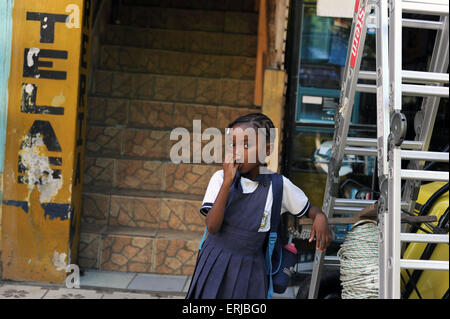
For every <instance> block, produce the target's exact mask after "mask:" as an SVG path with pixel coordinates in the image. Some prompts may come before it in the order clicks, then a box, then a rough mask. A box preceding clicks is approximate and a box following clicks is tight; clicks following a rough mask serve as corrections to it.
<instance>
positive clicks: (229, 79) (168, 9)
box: [78, 0, 258, 275]
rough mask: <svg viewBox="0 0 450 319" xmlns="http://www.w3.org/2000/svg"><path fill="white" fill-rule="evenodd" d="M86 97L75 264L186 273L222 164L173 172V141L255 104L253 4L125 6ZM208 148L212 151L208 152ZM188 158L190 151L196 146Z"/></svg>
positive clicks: (155, 1)
mask: <svg viewBox="0 0 450 319" xmlns="http://www.w3.org/2000/svg"><path fill="white" fill-rule="evenodd" d="M123 3H124V5H123V6H122V7H121V11H120V25H108V26H107V29H106V32H105V36H104V37H103V39H102V45H101V57H100V63H99V68H98V69H97V70H95V74H94V76H93V81H94V90H93V92H92V93H91V95H90V96H89V103H88V114H87V142H86V155H85V172H84V190H83V214H82V221H81V223H82V224H81V237H80V245H79V261H78V262H79V265H80V267H81V268H84V269H99V270H110V271H124V272H149V273H160V274H182V275H191V274H192V273H193V270H194V267H195V261H196V257H197V247H198V244H199V242H200V239H201V236H202V231H203V229H204V217H203V216H202V215H200V213H199V208H200V206H201V200H202V198H203V194H204V192H205V190H206V187H207V185H208V182H209V179H210V177H211V176H212V174H213V173H214V172H215V171H216V170H218V169H221V165H217V164H174V163H172V162H171V161H170V157H169V152H170V148H171V146H172V145H173V144H174V143H176V142H177V141H170V138H169V136H170V131H171V130H172V129H173V128H175V127H185V128H187V129H189V130H190V131H192V121H193V120H194V119H197V120H201V121H202V130H204V129H205V128H207V127H217V128H219V129H220V130H221V131H222V132H223V128H225V127H226V125H227V124H228V123H229V122H231V121H232V120H233V119H235V118H236V117H238V116H240V115H243V114H246V113H249V112H254V111H256V110H258V108H255V107H254V106H253V105H252V104H253V94H254V77H255V65H256V58H255V57H256V44H257V35H256V34H257V25H258V13H257V12H255V4H254V0H252V1H241V0H227V1H214V0H194V1H177V0H128V1H127V0H124V1H123ZM205 143H207V141H206V142H205ZM191 153H192V148H191Z"/></svg>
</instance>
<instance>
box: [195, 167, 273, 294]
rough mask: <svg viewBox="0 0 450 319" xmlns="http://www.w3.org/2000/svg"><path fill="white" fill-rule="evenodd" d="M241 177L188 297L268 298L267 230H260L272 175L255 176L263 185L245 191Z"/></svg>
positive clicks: (202, 253)
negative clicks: (266, 268)
mask: <svg viewBox="0 0 450 319" xmlns="http://www.w3.org/2000/svg"><path fill="white" fill-rule="evenodd" d="M242 176H245V175H242ZM240 177H241V174H240V173H239V172H237V173H236V176H235V178H234V180H233V184H232V186H231V187H230V191H229V195H228V199H227V203H226V206H225V214H224V219H223V223H222V226H221V228H220V230H219V231H218V232H217V233H216V234H208V237H207V238H206V240H205V241H204V243H203V246H202V248H201V250H200V252H199V254H198V257H197V264H196V267H195V271H194V274H193V276H192V281H191V284H190V287H189V291H188V293H187V295H186V298H187V299H192V298H195V299H197V298H199V299H234V298H237V299H264V298H266V297H267V290H268V280H267V279H268V278H267V275H266V273H265V264H264V248H263V246H264V242H265V239H266V237H267V232H258V229H259V228H260V226H261V221H262V218H263V214H264V208H265V204H266V199H267V194H268V191H269V186H270V181H271V176H270V174H261V175H259V176H258V177H257V178H256V179H253V180H255V181H258V182H259V184H258V186H257V188H256V190H254V191H253V192H252V193H243V190H242V186H241V183H240ZM245 177H246V178H249V177H247V176H245Z"/></svg>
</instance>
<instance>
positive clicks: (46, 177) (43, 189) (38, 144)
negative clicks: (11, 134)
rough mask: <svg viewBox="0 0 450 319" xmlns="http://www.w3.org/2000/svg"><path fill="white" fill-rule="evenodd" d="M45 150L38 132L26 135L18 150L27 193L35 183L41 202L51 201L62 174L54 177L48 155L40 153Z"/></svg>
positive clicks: (59, 184) (60, 183)
mask: <svg viewBox="0 0 450 319" xmlns="http://www.w3.org/2000/svg"><path fill="white" fill-rule="evenodd" d="M45 151H46V147H45V144H44V141H43V139H42V137H41V135H40V134H39V133H37V134H36V136H35V137H34V136H29V135H28V136H26V137H25V139H24V141H23V143H22V149H21V150H20V151H19V156H20V165H21V169H22V170H23V172H24V173H25V178H24V181H25V183H26V184H27V185H28V191H29V194H31V191H32V190H33V189H34V187H35V185H37V187H38V190H39V193H40V197H39V200H40V202H41V203H47V202H49V201H51V199H52V197H54V196H55V195H56V194H58V191H59V190H60V189H61V187H62V176H61V175H59V176H58V178H55V175H54V171H53V169H51V168H50V162H49V157H48V156H45V155H41V154H43V153H44V152H45Z"/></svg>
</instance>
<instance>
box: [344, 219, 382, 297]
mask: <svg viewBox="0 0 450 319" xmlns="http://www.w3.org/2000/svg"><path fill="white" fill-rule="evenodd" d="M337 255H338V257H339V261H340V264H341V267H340V279H341V285H342V299H377V298H378V285H379V277H378V274H379V271H378V270H379V266H378V228H377V223H376V222H374V221H372V220H361V221H359V222H357V223H355V224H354V225H353V227H352V229H351V230H350V231H349V232H348V233H347V235H346V237H345V241H344V242H343V243H342V245H341V248H340V249H339V251H338V253H337Z"/></svg>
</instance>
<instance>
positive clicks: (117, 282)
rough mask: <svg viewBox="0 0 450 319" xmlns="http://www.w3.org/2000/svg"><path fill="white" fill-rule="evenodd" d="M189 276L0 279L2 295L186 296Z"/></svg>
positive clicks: (93, 273)
mask: <svg viewBox="0 0 450 319" xmlns="http://www.w3.org/2000/svg"><path fill="white" fill-rule="evenodd" d="M190 281H191V277H190V276H178V275H157V274H145V273H129V272H128V273H127V272H113V271H97V270H88V271H85V272H84V274H83V275H82V276H81V277H80V288H78V289H69V288H66V287H65V286H64V285H50V284H37V283H18V282H12V281H0V299H25V298H26V299H183V298H184V297H185V295H186V292H187V290H188V289H189V284H190ZM297 290H298V287H288V289H287V290H286V292H285V293H284V294H282V295H280V294H274V297H273V298H274V299H280V298H283V299H284V298H287V299H291V298H295V296H296V294H297Z"/></svg>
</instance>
